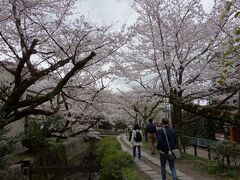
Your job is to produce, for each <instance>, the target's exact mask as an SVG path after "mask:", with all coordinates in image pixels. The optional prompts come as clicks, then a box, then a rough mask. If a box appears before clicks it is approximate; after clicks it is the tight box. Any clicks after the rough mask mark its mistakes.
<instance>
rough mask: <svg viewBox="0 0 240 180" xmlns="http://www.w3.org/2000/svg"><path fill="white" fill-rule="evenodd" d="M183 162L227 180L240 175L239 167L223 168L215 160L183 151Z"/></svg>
mask: <svg viewBox="0 0 240 180" xmlns="http://www.w3.org/2000/svg"><path fill="white" fill-rule="evenodd" d="M181 161H182V162H184V163H188V164H191V165H192V167H193V168H194V169H196V170H200V171H201V172H203V173H206V174H209V175H216V176H219V177H222V178H224V179H227V180H237V179H239V176H240V170H239V168H234V167H232V168H230V169H226V168H221V167H219V166H218V164H217V162H215V161H214V160H207V159H204V158H201V157H196V156H193V155H189V154H186V153H182V159H181Z"/></svg>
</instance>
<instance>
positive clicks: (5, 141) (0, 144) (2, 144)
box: [0, 129, 16, 179]
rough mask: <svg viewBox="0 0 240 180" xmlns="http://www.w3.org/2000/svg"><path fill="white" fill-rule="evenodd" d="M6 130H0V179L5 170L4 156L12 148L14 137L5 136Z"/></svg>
mask: <svg viewBox="0 0 240 180" xmlns="http://www.w3.org/2000/svg"><path fill="white" fill-rule="evenodd" d="M7 132H8V131H7V130H6V129H1V130H0V179H1V177H3V176H4V174H5V172H6V170H7V161H6V158H5V156H6V155H7V154H9V153H11V152H12V151H13V150H14V144H15V143H16V138H10V137H7V136H6V134H7Z"/></svg>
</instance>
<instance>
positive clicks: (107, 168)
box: [97, 137, 139, 180]
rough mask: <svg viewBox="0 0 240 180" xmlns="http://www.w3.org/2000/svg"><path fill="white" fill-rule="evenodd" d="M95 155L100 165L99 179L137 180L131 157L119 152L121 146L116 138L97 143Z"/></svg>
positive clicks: (104, 139) (107, 138)
mask: <svg viewBox="0 0 240 180" xmlns="http://www.w3.org/2000/svg"><path fill="white" fill-rule="evenodd" d="M97 155H98V157H99V158H100V162H101V165H102V169H101V170H100V176H101V179H104V180H112V179H114V180H122V179H123V178H126V179H128V180H137V179H139V177H138V175H137V172H136V170H135V169H134V166H133V158H132V156H131V155H129V154H127V153H126V152H122V151H121V146H120V144H119V142H118V140H117V139H116V137H106V138H103V139H102V140H101V141H100V142H98V143H97Z"/></svg>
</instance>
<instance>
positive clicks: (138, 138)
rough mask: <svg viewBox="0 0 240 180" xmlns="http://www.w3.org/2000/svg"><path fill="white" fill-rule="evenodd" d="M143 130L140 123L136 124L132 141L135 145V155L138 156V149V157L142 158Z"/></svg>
mask: <svg viewBox="0 0 240 180" xmlns="http://www.w3.org/2000/svg"><path fill="white" fill-rule="evenodd" d="M142 137H143V134H142V131H141V129H140V127H139V125H138V124H135V125H134V127H133V131H132V138H131V142H132V145H133V156H134V158H135V157H136V150H137V152H138V159H141V146H142Z"/></svg>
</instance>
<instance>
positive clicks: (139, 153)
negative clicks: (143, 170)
mask: <svg viewBox="0 0 240 180" xmlns="http://www.w3.org/2000/svg"><path fill="white" fill-rule="evenodd" d="M136 149H137V151H138V159H141V146H133V156H134V157H136Z"/></svg>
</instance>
